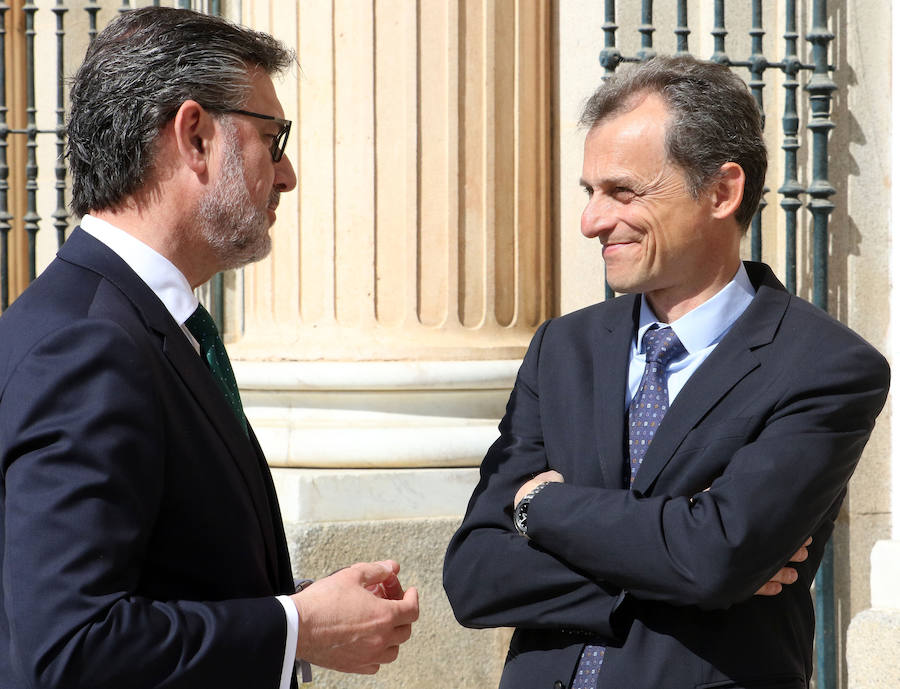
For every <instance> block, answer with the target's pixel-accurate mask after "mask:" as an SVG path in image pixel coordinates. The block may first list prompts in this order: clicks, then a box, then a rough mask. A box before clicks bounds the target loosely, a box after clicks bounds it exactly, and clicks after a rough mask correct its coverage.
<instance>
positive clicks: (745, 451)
mask: <svg viewBox="0 0 900 689" xmlns="http://www.w3.org/2000/svg"><path fill="white" fill-rule="evenodd" d="M747 269H748V273H749V275H750V278H751V281H752V282H753V284H754V286H755V287H756V289H757V294H756V297H755V298H754V300H753V301H752V303H751V304H750V306H749V307H748V309H747V310H746V311H745V313H744V314H743V315H742V316H741V317H740V318H739V319H738V320H737V321H736V322H735V324H734V326H733V327H732V329H731V330H730V331H729V333H728V334H727V335H726V336H725V338H724V339H723V340H722V341H721V343H720V344H719V345H718V346H717V347H716V349H715V350H714V351H713V352H712V354H711V355H710V356H709V358H708V359H707V360H706V361H705V362H704V363H703V364H702V365H701V367H700V368H699V369H698V370H697V371H696V372H695V373H694V375H693V376H692V377H691V378H690V380H689V381H688V382H687V384H686V385H685V386H684V388H682V390H681V392H680V393H679V394H678V396H677V397H676V398H675V400H674V402H673V404H672V406H671V407H670V410H669V412H668V414H667V415H666V417H665V418H664V419H663V422H662V424H661V425H660V428H659V430H658V432H657V434H656V436H655V437H654V439H653V441H652V443H651V445H650V447H649V449H648V451H647V455H646V457H645V459H644V462H643V464H642V465H641V467H640V469H639V471H638V473H637V476H636V480H635V484H634V487H633V489H632V490H628V489H626V488H625V487H624V486H625V483H624V476H625V472H626V466H627V464H626V461H625V449H624V448H625V440H626V438H625V409H624V407H625V405H624V395H625V385H626V372H627V367H628V361H629V355H630V345H631V342H632V339H633V337H634V332H635V330H636V321H637V317H638V313H639V304H640V300H639V297H637V296H633V295H632V296H625V297H621V298H619V299H615V300H611V301H608V302H604V303H601V304H598V305H595V306H592V307H589V308H587V309H584V310H581V311H578V312H576V313H573V314H570V315H567V316H564V317H562V318H558V319H555V320H551V321H549V322H547V323H545V324H544V325H543V326H541V328H540V329H539V330H538V331H537V333H536V335H535V337H534V339H533V341H532V343H531V346H530V348H529V350H528V353H527V354H526V356H525V360H524V362H523V363H522V367H521V369H520V371H519V375H518V378H517V381H516V385H515V388H514V390H513V392H512V395H511V397H510V400H509V404H508V406H507V412H506V415H505V417H504V419H503V421H502V422H501V424H500V432H501V435H500V438H499V439H498V440H497V441H496V443H495V444H494V445H493V446H492V447H491V449H490V450H489V451H488V454H487V456H486V457H485V459H484V462H483V464H482V468H481V481H480V482H479V484H478V487H477V488H476V489H475V493H474V495H473V496H472V500H471V502H470V503H469V509H468V512H467V514H466V517H465V519H464V521H463V524H462V526H461V527H460V529H459V531H458V532H457V534H456V535H455V536H454V538H453V540H452V541H451V543H450V547H449V550H448V552H447V557H446V561H445V567H444V586H445V589H446V591H447V594H448V596H449V598H450V602H451V604H452V605H453V609H454V612H455V613H456V616H457V618H458V619H459V620H460V622H462V623H463V624H464V625H467V626H471V627H495V626H511V627H516V628H517V629H516V632H515V634H514V636H513V640H512V643H511V646H510V650H509V655H508V657H507V660H506V666H505V669H504V674H503V679H502V681H501V686H502V687H510V688H512V687H515V688H516V689H524V688H529V687H535V688H546V689H551V688H553V687H557V688H560V687H564V686H568V685H569V683H570V680H571V677H572V674H573V672H574V670H575V668H576V663H577V661H578V658H579V655H580V653H581V650H582V648H583V646H584V644H585V642H587V641H590V642H592V643H599V644H606V645H607V646H608V648H607V651H606V656H605V659H604V661H603V665H602V668H601V671H600V687H601V689H645V688H646V689H667V688H672V689H676V688H677V689H685V688H690V687H744V686H753V687H756V688H768V687H791V688H794V687H797V688H799V687H805V686H807V683H808V681H809V677H810V674H811V671H812V668H811V655H812V639H813V629H814V623H813V610H812V605H811V600H810V594H809V586H810V583H811V581H812V579H813V577H814V574H815V571H816V569H817V567H818V564H819V562H820V560H821V557H822V550H823V547H824V545H825V542H826V540H827V538H828V536H829V535H830V533H831V531H832V528H833V523H834V519H835V517H836V515H837V513H838V510H839V508H840V504H841V501H842V499H843V497H844V494H845V492H846V487H847V482H848V480H849V478H850V475H851V474H852V472H853V470H854V468H855V466H856V463H857V460H858V459H859V456H860V453H861V452H862V449H863V446H864V445H865V443H866V440H867V439H868V437H869V433H870V432H871V430H872V426H873V423H874V420H875V417H876V416H877V415H878V413H879V411H880V410H881V407H882V405H883V404H884V401H885V396H886V394H887V388H888V379H889V371H888V367H887V363H886V362H885V360H884V358H883V357H882V356H881V355H880V354H878V352H876V351H875V350H874V349H873V348H872V347H871V346H870V345H868V344H867V343H866V342H864V341H863V340H862V339H861V338H859V337H858V336H857V335H855V334H854V333H853V332H852V331H850V330H849V329H847V328H846V327H844V326H843V325H841V324H840V323H838V322H836V321H834V320H833V319H831V318H830V317H829V316H828V315H827V314H825V313H824V312H823V311H821V310H820V309H817V308H815V307H813V306H811V305H809V304H808V303H806V302H804V301H802V300H800V299H797V298H794V297H791V296H790V295H788V293H787V292H786V291H785V290H784V288H783V287H782V286H781V284H780V283H779V282H778V281H777V279H776V278H775V277H774V275H772V273H771V271H770V270H769V269H768V267H766V266H762V265H760V264H747ZM548 468H552V469H555V470H557V471H559V472H560V473H561V474H563V476H564V477H565V480H566V482H565V483H564V484H551V485H549V486H547V487H546V488H545V489H544V490H543V491H542V492H541V493H539V494H538V495H537V496H536V497H535V499H534V501H533V502H532V504H531V506H530V508H529V512H528V530H529V536H530V538H531V540H527V539H525V538H523V537H522V536H519V535H518V534H517V533H516V531H515V529H514V528H513V524H512V518H511V513H512V508H511V504H512V501H513V497H514V495H515V493H516V490H517V489H518V488H519V487H520V486H521V485H522V484H523V483H524V482H525V481H526V480H528V479H530V478H531V477H532V476H534V475H535V474H537V473H539V472H542V471H544V470H546V469H548ZM707 488H708V489H709V490H706V489H707ZM809 535H812V536H813V544H812V547H811V550H810V558H809V560H808V561H807V562H806V563H804V564H803V565H799V566H798V567H797V569H798V572H799V574H800V581H798V582H797V583H795V584H793V585H790V586H786V587H785V588H784V591H783V592H782V593H781V594H780V595H778V596H775V597H760V596H754V595H753V594H754V592H755V591H756V590H757V589H758V588H759V586H760V585H762V584H763V583H765V582H766V581H767V580H768V579H769V577H770V576H771V575H772V574H774V573H775V572H776V571H777V570H778V569H779V568H780V567H781V566H783V565H784V564H785V563H786V562H787V561H788V559H789V558H790V556H791V555H792V553H794V552H795V551H796V550H797V548H798V547H799V546H800V545H801V543H803V541H804V540H805V539H806V537H807V536H809Z"/></svg>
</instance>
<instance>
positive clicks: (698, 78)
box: [581, 55, 767, 229]
mask: <svg viewBox="0 0 900 689" xmlns="http://www.w3.org/2000/svg"><path fill="white" fill-rule="evenodd" d="M647 93H657V94H659V95H660V96H661V97H662V99H663V100H664V101H665V103H666V106H667V108H668V110H669V123H668V128H667V130H666V152H667V154H668V156H669V159H670V160H671V161H672V162H674V163H676V164H677V165H678V166H679V167H680V168H681V169H682V170H684V173H685V177H686V178H687V182H688V191H689V193H690V194H691V196H693V197H694V198H698V197H699V195H700V192H701V191H702V190H703V189H705V188H706V187H707V186H708V185H709V184H710V183H711V182H713V181H714V180H715V179H716V177H717V175H718V174H719V170H720V169H721V167H722V165H724V164H725V163H727V162H735V163H737V164H738V165H740V166H741V169H742V170H743V171H744V175H745V177H746V181H745V183H744V197H743V200H742V201H741V205H740V207H739V208H738V210H737V212H736V213H735V219H736V220H737V222H738V223H739V224H740V226H741V227H742V228H745V229H746V228H747V227H748V226H749V225H750V221H751V220H752V219H753V215H754V214H755V213H756V209H757V207H758V206H759V200H760V198H762V191H763V185H764V183H765V177H766V165H767V158H766V145H765V143H764V142H763V138H762V115H761V113H760V110H759V106H758V105H757V104H756V100H755V99H754V98H753V96H752V95H751V93H750V91H749V90H748V89H747V86H746V84H744V82H743V81H742V80H741V78H740V77H739V76H737V75H736V74H735V73H734V72H732V71H731V70H730V69H729V68H728V67H726V66H724V65H720V64H716V63H714V62H707V61H704V60H698V59H696V58H693V57H690V56H677V57H671V56H664V55H660V56H657V57H654V58H652V59H650V60H648V61H647V62H644V63H641V64H638V65H634V66H629V67H625V68H623V69H621V70H619V71H618V72H616V73H615V74H613V75H612V76H611V77H610V78H609V79H608V80H607V81H606V82H605V83H604V84H602V85H601V86H600V88H598V89H597V91H596V92H595V93H594V95H593V96H591V97H590V98H589V99H588V101H587V103H586V104H585V106H584V110H583V111H582V115H581V124H582V125H583V126H585V127H594V126H596V125H598V124H600V123H601V122H602V121H603V120H605V119H607V118H609V117H611V116H614V115H618V114H620V113H622V112H627V111H628V110H631V109H632V108H634V107H636V106H637V104H638V100H639V98H640V97H641V95H643V94H647Z"/></svg>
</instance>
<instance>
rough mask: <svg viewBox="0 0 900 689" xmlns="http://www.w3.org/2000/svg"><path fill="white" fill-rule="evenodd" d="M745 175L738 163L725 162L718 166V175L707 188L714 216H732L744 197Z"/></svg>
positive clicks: (723, 217) (721, 217)
mask: <svg viewBox="0 0 900 689" xmlns="http://www.w3.org/2000/svg"><path fill="white" fill-rule="evenodd" d="M745 180H746V176H745V175H744V170H743V169H742V168H741V166H740V165H738V164H737V163H734V162H727V163H725V164H724V165H722V167H721V168H719V175H718V177H717V178H716V180H715V181H714V182H713V183H712V185H711V186H710V188H709V198H710V202H711V210H712V215H713V217H714V218H718V219H725V218H728V217H732V216H734V214H735V213H737V210H738V208H739V207H740V205H741V201H742V200H743V198H744V181H745Z"/></svg>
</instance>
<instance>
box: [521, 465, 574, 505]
mask: <svg viewBox="0 0 900 689" xmlns="http://www.w3.org/2000/svg"><path fill="white" fill-rule="evenodd" d="M547 481H549V482H550V483H565V482H566V480H565V479H564V478H563V475H562V474H561V473H559V472H558V471H553V470H550V471H545V472H543V473H542V474H538V475H537V476H535V477H534V478H533V479H531V480H530V481H527V482H525V483H524V484H522V487H521V488H519V490H518V491H517V492H516V498H515V500H513V509H515V507H516V505H518V504H519V501H520V500H521V499H522V498H524V497H525V496H526V495H528V494H529V493H530V492H531V491H533V490H534V489H535V488H537V487H538V486H539V485H541V484H542V483H546V482H547Z"/></svg>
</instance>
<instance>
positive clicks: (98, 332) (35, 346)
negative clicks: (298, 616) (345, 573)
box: [0, 229, 293, 689]
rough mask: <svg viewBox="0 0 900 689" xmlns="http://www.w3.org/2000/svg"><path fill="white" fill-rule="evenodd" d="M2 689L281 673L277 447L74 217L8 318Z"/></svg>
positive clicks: (223, 688)
mask: <svg viewBox="0 0 900 689" xmlns="http://www.w3.org/2000/svg"><path fill="white" fill-rule="evenodd" d="M0 572H2V579H0V593H2V597H0V689H24V687H65V688H66V689H73V688H76V687H91V688H92V689H100V688H110V689H123V688H124V687H127V688H128V689H141V688H144V687H146V688H149V687H158V686H165V687H171V688H172V689H175V688H177V687H183V688H185V689H187V688H190V689H204V688H206V687H210V688H216V689H227V688H229V687H234V688H238V687H240V688H241V689H245V688H246V687H262V688H265V687H277V686H278V681H279V677H280V673H281V666H282V660H283V654H284V641H285V635H286V629H285V625H286V623H285V615H284V609H283V608H282V607H281V605H280V604H279V602H278V601H277V600H275V599H274V597H273V595H274V594H276V593H291V592H292V590H293V586H292V577H291V568H290V563H289V559H288V552H287V547H286V543H285V537H284V531H283V526H282V523H281V517H280V514H279V510H278V504H277V500H276V496H275V491H274V488H273V485H272V481H271V476H270V474H269V470H268V468H267V466H266V463H265V459H264V457H263V455H262V452H261V450H260V448H259V445H258V444H257V442H256V440H255V438H254V437H253V435H252V431H251V434H250V437H248V436H247V435H246V434H245V433H244V431H243V429H242V428H241V426H240V424H239V423H238V421H237V419H236V418H235V416H234V413H233V412H232V411H231V408H230V407H229V406H228V403H227V402H226V401H225V398H224V396H223V395H222V392H221V391H220V389H219V388H218V386H217V384H216V382H215V380H214V378H213V377H212V375H211V374H210V372H209V371H208V370H207V368H206V367H205V366H204V364H203V362H202V360H201V359H200V357H199V356H198V355H197V354H196V352H195V351H194V349H193V348H192V347H191V345H190V343H189V342H188V340H187V338H186V337H185V335H184V333H183V332H182V331H181V329H180V328H179V326H178V324H177V323H175V321H174V320H173V319H172V317H171V315H170V314H169V312H168V311H167V310H166V309H165V307H164V306H163V304H162V303H161V302H160V301H159V299H158V298H157V297H156V295H155V294H154V293H153V292H152V291H151V290H150V288H149V287H147V285H146V284H144V283H143V282H142V281H141V280H140V279H139V278H138V276H137V275H136V274H135V273H134V272H133V271H132V270H131V269H130V268H129V267H128V266H127V265H126V264H125V263H124V262H123V261H122V260H121V259H120V258H119V257H118V256H117V255H116V254H114V253H113V252H112V251H110V250H109V249H108V248H107V247H105V246H104V245H103V244H102V243H100V242H98V241H97V240H96V239H94V238H93V237H91V236H89V235H87V234H86V233H84V232H83V231H81V230H80V229H76V230H75V231H74V232H73V234H72V236H71V237H70V239H69V240H68V241H67V242H66V243H65V244H64V245H63V247H62V249H61V250H60V252H59V255H58V257H57V258H56V260H54V261H53V263H52V264H51V265H50V266H49V267H48V268H47V270H46V271H44V273H43V274H42V275H41V276H40V277H39V278H38V279H37V280H36V281H35V282H34V283H33V284H32V285H31V286H30V287H29V288H28V289H27V290H26V291H25V293H24V294H23V295H22V296H21V297H20V298H19V299H17V300H16V301H15V303H13V304H12V306H11V307H10V308H9V309H8V310H7V311H6V312H5V313H4V314H3V316H2V318H0Z"/></svg>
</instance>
